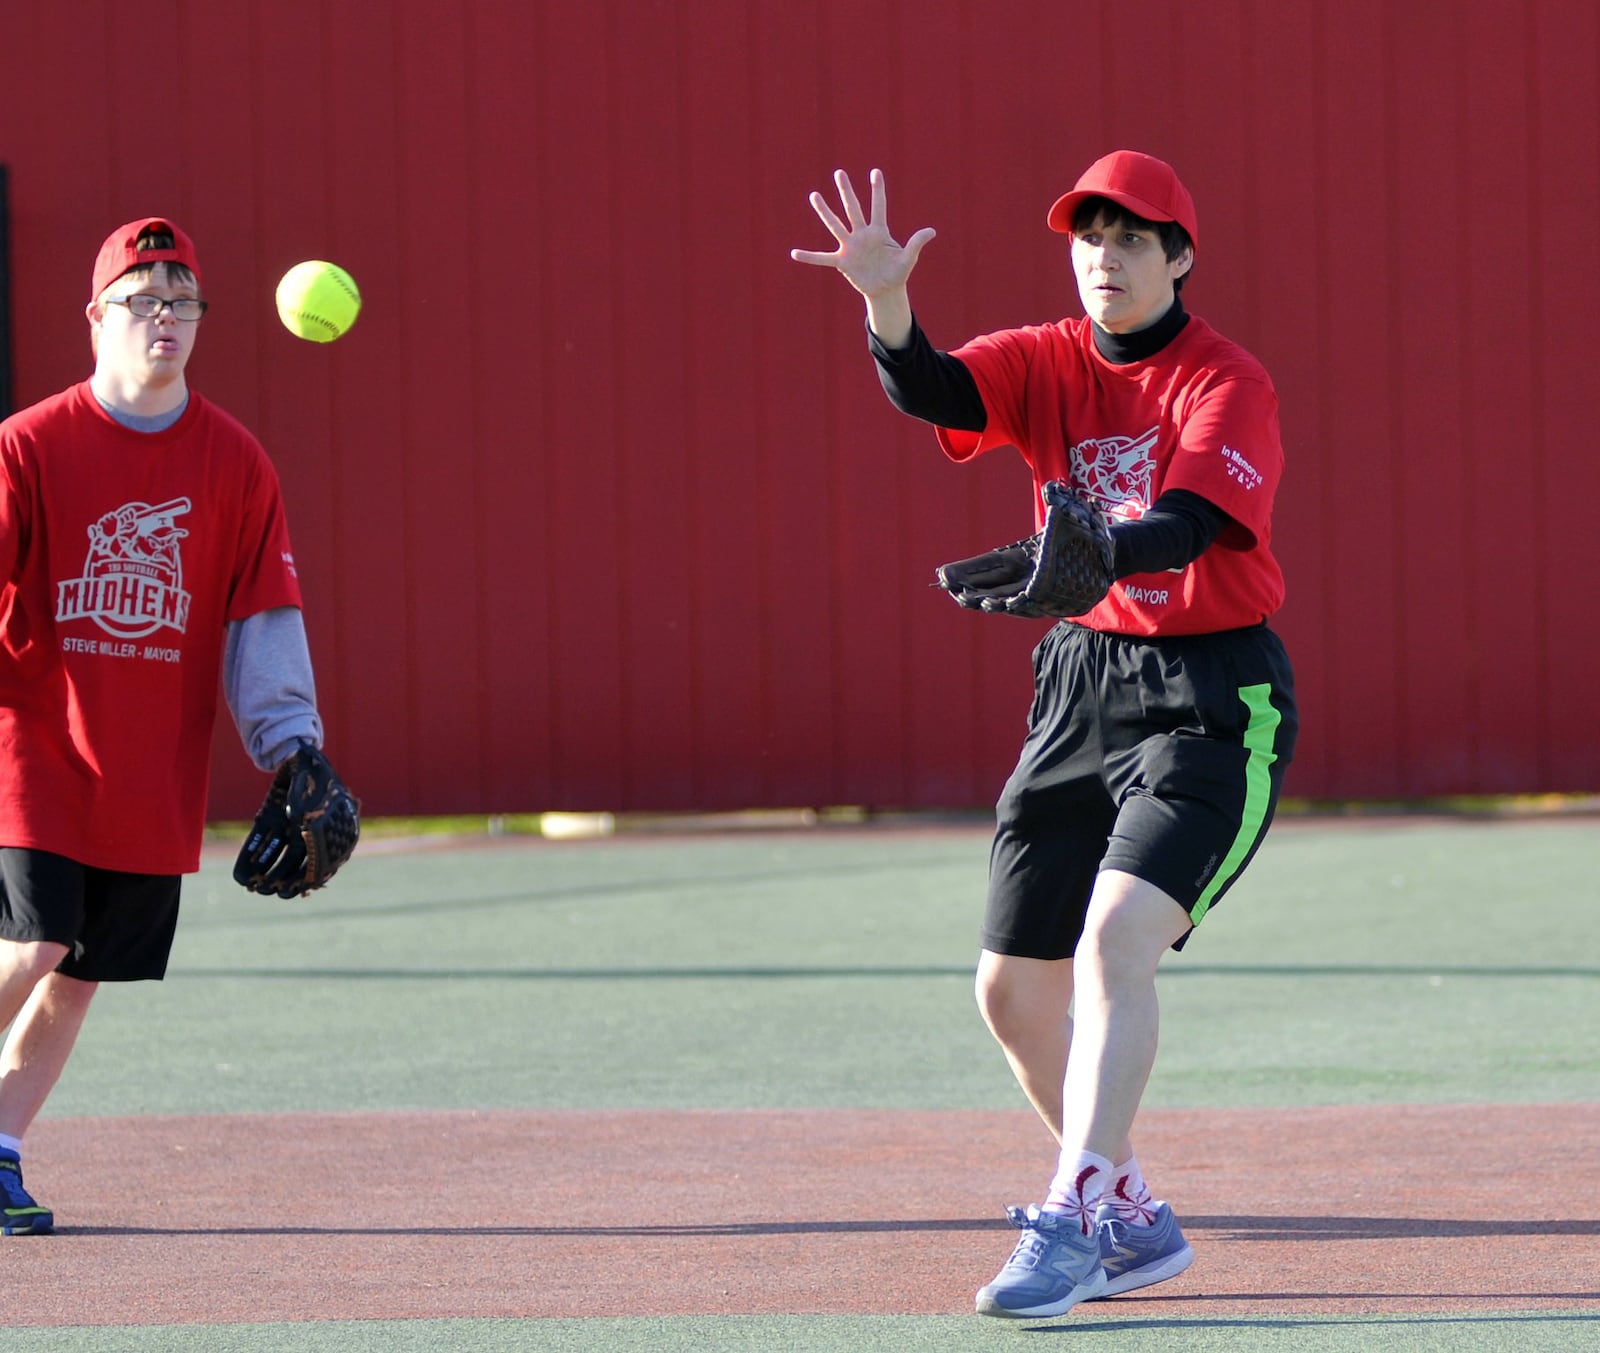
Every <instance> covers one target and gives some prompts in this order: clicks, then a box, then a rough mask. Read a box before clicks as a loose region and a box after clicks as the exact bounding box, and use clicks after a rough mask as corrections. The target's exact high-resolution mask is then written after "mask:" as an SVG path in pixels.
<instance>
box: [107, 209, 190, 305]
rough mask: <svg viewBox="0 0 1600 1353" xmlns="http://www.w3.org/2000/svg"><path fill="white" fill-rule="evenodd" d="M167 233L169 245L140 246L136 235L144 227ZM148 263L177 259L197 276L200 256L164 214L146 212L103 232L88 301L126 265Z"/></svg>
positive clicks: (170, 261) (123, 269) (146, 266)
mask: <svg viewBox="0 0 1600 1353" xmlns="http://www.w3.org/2000/svg"><path fill="white" fill-rule="evenodd" d="M147 230H149V231H152V232H153V233H155V234H161V235H171V236H172V248H170V249H150V248H145V249H140V248H138V247H137V246H138V243H139V236H140V235H142V234H144V233H145V231H147ZM152 263H181V264H183V266H184V267H186V268H187V269H188V270H189V271H190V272H192V273H193V274H194V280H195V281H196V282H198V281H199V280H200V260H199V259H198V258H196V257H195V252H194V241H193V240H191V239H190V238H189V237H188V236H187V235H185V234H184V233H183V231H181V230H179V229H178V227H177V226H175V225H173V224H172V222H171V221H169V220H168V219H167V218H166V217H165V216H146V217H143V218H142V219H140V220H137V221H129V222H128V224H127V225H124V226H118V227H117V228H116V229H115V230H113V231H112V232H111V233H110V234H109V235H107V236H106V242H105V243H104V244H102V245H101V246H100V254H99V256H98V257H97V258H96V259H95V261H94V278H93V280H92V281H91V282H90V287H91V288H92V289H91V290H90V292H89V299H90V300H91V301H92V300H94V299H95V298H96V297H98V296H99V295H100V293H101V292H102V291H104V290H105V289H106V288H107V287H108V286H110V285H111V284H112V283H113V282H115V281H116V280H117V278H119V277H121V276H122V274H123V273H125V272H127V271H128V269H129V268H148V267H149V266H150V265H151V264H152Z"/></svg>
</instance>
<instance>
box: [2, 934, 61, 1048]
mask: <svg viewBox="0 0 1600 1353" xmlns="http://www.w3.org/2000/svg"><path fill="white" fill-rule="evenodd" d="M66 956H67V946H66V945H64V944H51V943H50V942H49V941H47V940H29V941H26V942H20V943H19V942H17V941H14V940H0V1029H4V1028H5V1027H6V1026H7V1025H8V1024H10V1023H11V1021H12V1020H14V1019H16V1017H17V1012H18V1011H19V1010H21V1009H22V1006H23V1002H25V1001H26V1000H27V999H28V996H29V995H30V993H32V991H33V989H34V988H35V987H36V986H38V985H39V983H40V982H41V981H42V980H43V979H44V978H46V977H48V976H49V975H50V974H51V973H52V972H54V971H55V970H56V966H57V965H58V964H59V963H60V962H61V960H62V959H64V958H65V957H66Z"/></svg>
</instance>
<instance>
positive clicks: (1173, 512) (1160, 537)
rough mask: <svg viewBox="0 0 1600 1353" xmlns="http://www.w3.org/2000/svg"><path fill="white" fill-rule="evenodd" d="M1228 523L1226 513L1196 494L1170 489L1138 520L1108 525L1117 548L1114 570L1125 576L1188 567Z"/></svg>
mask: <svg viewBox="0 0 1600 1353" xmlns="http://www.w3.org/2000/svg"><path fill="white" fill-rule="evenodd" d="M1227 524H1228V516H1227V514H1226V513H1225V512H1223V511H1222V509H1221V508H1219V507H1216V506H1214V505H1213V504H1211V503H1209V502H1207V501H1206V500H1205V499H1204V498H1202V497H1200V495H1199V494H1197V493H1190V492H1188V491H1187V490H1185V489H1169V490H1168V491H1167V492H1166V493H1163V494H1162V495H1161V496H1160V497H1159V498H1157V499H1156V500H1155V502H1153V503H1152V504H1151V505H1150V510H1149V511H1148V512H1147V513H1145V515H1144V516H1143V517H1141V518H1139V520H1137V521H1127V522H1118V523H1116V525H1114V526H1113V527H1112V528H1111V543H1112V545H1113V546H1114V547H1115V549H1116V561H1115V565H1114V567H1113V572H1115V574H1116V575H1117V577H1119V578H1127V577H1130V576H1132V575H1133V574H1135V573H1165V572H1168V571H1169V570H1176V569H1182V568H1187V567H1188V566H1189V565H1190V564H1192V563H1194V561H1195V560H1196V559H1198V558H1199V557H1200V556H1201V555H1202V554H1204V553H1205V552H1206V551H1207V550H1208V549H1210V548H1211V542H1212V541H1214V540H1215V539H1216V538H1217V536H1218V534H1219V533H1220V532H1221V530H1222V528H1223V527H1224V526H1226V525H1227Z"/></svg>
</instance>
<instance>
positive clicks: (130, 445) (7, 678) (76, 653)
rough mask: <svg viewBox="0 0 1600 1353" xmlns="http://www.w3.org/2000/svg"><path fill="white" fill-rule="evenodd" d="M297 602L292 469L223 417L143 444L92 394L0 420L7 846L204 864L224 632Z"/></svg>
mask: <svg viewBox="0 0 1600 1353" xmlns="http://www.w3.org/2000/svg"><path fill="white" fill-rule="evenodd" d="M298 605H300V586H299V583H298V581H297V579H296V577H295V571H294V558H293V555H292V553H291V551H290V546H289V533H288V528H287V525H286V523H285V520H284V512H283V501H282V496H281V493H280V490H279V485H278V476H277V473H276V471H275V470H274V469H273V466H272V463H271V462H270V461H269V460H268V459H267V455H266V453H265V451H263V450H262V448H261V445H260V443H258V442H257V441H256V439H255V438H254V437H253V436H251V435H250V433H249V432H247V431H246V430H245V429H244V428H243V427H242V426H241V425H240V424H239V423H237V422H236V421H235V420H234V419H233V418H231V417H230V416H229V415H227V414H226V413H224V412H223V411H222V410H221V409H219V408H217V407H216V405H214V404H211V403H210V402H208V401H207V400H205V399H203V398H202V397H201V396H199V395H197V394H193V393H191V394H190V397H189V406H188V408H187V409H185V410H184V413H183V416H182V417H181V418H180V419H179V420H178V421H177V422H176V423H175V424H174V425H173V426H172V427H171V428H168V429H167V430H166V431H164V432H157V433H140V432H134V431H131V430H129V429H128V428H125V427H123V426H122V425H121V424H120V423H118V422H117V421H116V420H115V419H113V418H111V417H110V416H109V415H108V414H107V413H106V412H105V410H104V409H102V408H101V407H100V404H99V402H98V401H97V400H96V399H95V397H94V394H93V392H92V391H91V390H90V388H89V385H88V383H87V382H84V383H83V384H80V385H76V386H73V387H72V388H71V389H68V390H65V391H63V392H62V393H61V394H59V395H56V396H53V397H52V398H50V399H47V400H45V401H43V402H42V403H39V404H35V405H34V406H32V407H31V408H28V409H24V410H23V411H22V412H20V413H18V414H16V415H14V416H13V417H11V418H9V419H7V420H6V421H5V422H4V423H0V845H7V846H28V847H32V848H34V849H39V850H49V851H53V852H55V853H56V854H60V855H66V856H68V857H70V858H72V859H75V860H77V861H79V862H80V863H82V864H88V865H93V866H96V867H99V868H104V869H119V870H125V871H128V872H132V873H146V874H178V873H186V872H189V871H192V870H194V869H196V868H198V867H199V860H200V840H201V834H202V830H203V828H204V823H205V806H206V792H207V782H208V777H209V770H210V747H211V734H212V727H213V725H214V723H215V720H216V706H217V692H218V685H219V682H218V675H219V669H220V666H221V662H222V652H223V646H224V643H225V635H226V626H227V624H228V622H230V621H233V620H242V619H244V618H245V617H247V616H250V615H254V614H255V613H257V612H259V611H265V610H271V609H273V608H276V607H280V606H298Z"/></svg>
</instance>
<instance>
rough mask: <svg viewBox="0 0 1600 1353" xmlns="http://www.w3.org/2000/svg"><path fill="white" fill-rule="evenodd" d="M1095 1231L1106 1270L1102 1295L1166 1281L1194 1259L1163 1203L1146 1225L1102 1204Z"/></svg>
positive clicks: (1169, 1209) (1168, 1208) (1173, 1218)
mask: <svg viewBox="0 0 1600 1353" xmlns="http://www.w3.org/2000/svg"><path fill="white" fill-rule="evenodd" d="M1095 1234H1096V1236H1097V1237H1098V1238H1099V1241H1100V1262H1101V1264H1103V1265H1104V1266H1105V1271H1106V1286H1105V1290H1104V1291H1103V1292H1101V1293H1100V1295H1101V1296H1103V1297H1114V1296H1116V1295H1117V1294H1118V1293H1119V1292H1132V1291H1134V1290H1135V1289H1137V1288H1140V1287H1150V1286H1152V1285H1153V1284H1155V1283H1163V1282H1166V1280H1167V1279H1168V1278H1176V1277H1177V1276H1178V1274H1180V1273H1182V1272H1183V1271H1184V1269H1186V1268H1188V1267H1189V1265H1190V1264H1192V1263H1194V1251H1193V1250H1192V1249H1190V1247H1189V1242H1188V1241H1187V1240H1185V1239H1184V1238H1183V1232H1182V1231H1180V1230H1179V1229H1178V1219H1177V1218H1176V1217H1174V1216H1173V1215H1172V1209H1171V1208H1170V1207H1168V1206H1167V1205H1166V1204H1165V1203H1157V1204H1156V1219H1155V1221H1153V1222H1152V1223H1151V1224H1150V1225H1149V1226H1134V1225H1132V1224H1131V1223H1129V1222H1125V1221H1123V1220H1122V1219H1121V1218H1120V1217H1118V1216H1117V1214H1116V1210H1115V1209H1114V1208H1112V1207H1111V1206H1110V1205H1109V1204H1103V1205H1102V1206H1101V1208H1100V1211H1099V1212H1098V1213H1097V1214H1096V1218H1095Z"/></svg>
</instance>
